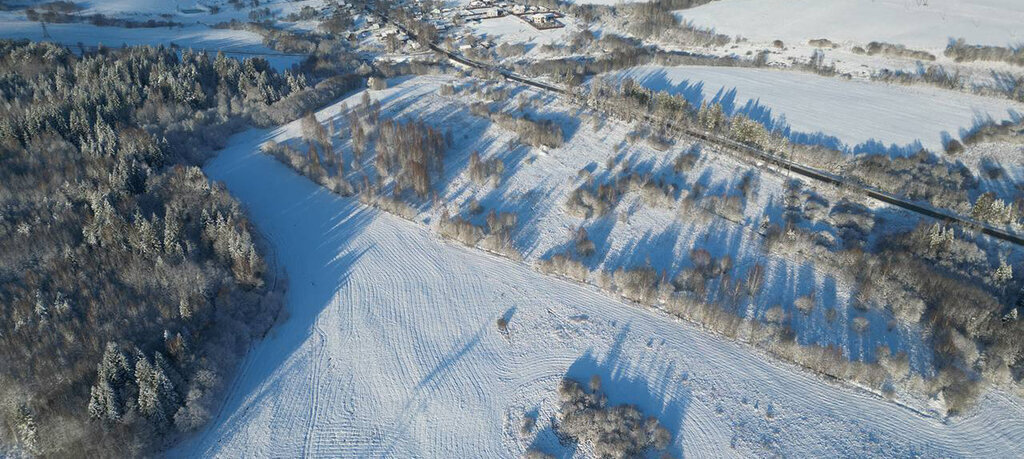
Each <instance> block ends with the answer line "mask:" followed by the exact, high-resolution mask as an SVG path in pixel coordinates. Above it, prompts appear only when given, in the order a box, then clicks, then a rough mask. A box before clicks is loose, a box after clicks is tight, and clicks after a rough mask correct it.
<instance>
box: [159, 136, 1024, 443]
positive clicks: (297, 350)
mask: <svg viewBox="0 0 1024 459" xmlns="http://www.w3.org/2000/svg"><path fill="white" fill-rule="evenodd" d="M297 129H298V127H297V125H296V124H295V123H293V125H292V126H290V127H289V128H288V129H287V130H253V131H249V132H246V133H243V134H239V135H237V136H235V137H234V138H232V139H231V141H230V144H229V147H228V148H227V149H225V150H224V151H223V152H222V153H221V154H220V155H219V156H218V157H217V158H216V159H215V160H213V161H211V163H210V164H209V165H208V166H207V167H206V171H207V173H208V174H209V175H210V176H211V177H212V178H213V179H214V180H219V181H223V182H224V183H225V184H226V185H227V187H228V190H229V191H230V192H231V193H232V194H233V195H235V196H236V197H237V198H238V199H239V200H240V201H241V202H242V203H243V204H244V205H245V206H247V208H248V209H249V211H250V214H251V217H252V221H253V222H254V223H255V225H256V226H257V227H258V228H259V230H260V231H261V232H262V233H263V234H264V235H266V236H267V237H268V239H269V241H270V242H271V244H272V245H273V247H274V254H275V258H276V260H277V261H278V262H279V263H280V264H281V265H282V266H283V268H284V269H286V270H287V272H288V275H289V277H290V288H289V292H288V298H287V301H288V302H287V308H288V311H289V313H290V318H289V319H288V320H287V321H286V322H284V323H283V324H281V325H279V326H278V327H277V328H276V329H275V330H274V331H273V332H272V334H271V335H270V336H268V337H267V339H265V340H264V341H262V342H260V343H259V344H258V345H256V347H255V348H254V349H252V351H251V352H250V354H249V356H248V357H247V359H246V361H245V363H244V364H243V366H242V368H241V370H240V373H239V375H238V377H237V379H236V380H235V382H234V383H232V384H231V392H230V394H229V397H228V399H227V402H226V405H225V406H224V409H223V410H222V411H221V412H220V413H217V414H216V415H215V419H214V420H213V422H212V423H211V425H210V427H209V428H208V429H206V430H204V431H202V432H200V433H198V434H197V435H196V436H195V437H194V438H191V439H189V440H188V441H187V442H186V443H184V444H183V445H181V446H180V447H178V448H177V449H175V450H173V451H172V452H171V456H174V457H198V456H203V457H206V456H230V457H240V456H241V457H249V456H284V457H295V456H299V455H304V456H314V455H315V456H332V457H337V456H357V457H368V456H387V457H516V456H519V455H520V454H521V453H522V452H523V451H524V450H525V448H527V447H529V446H531V445H532V446H535V447H538V448H539V449H541V450H544V451H547V452H550V453H555V454H557V455H560V456H563V457H564V456H567V455H570V454H571V452H567V451H564V450H563V449H562V448H561V447H560V446H559V445H558V442H557V440H556V439H555V437H554V435H553V434H552V432H551V430H550V421H549V419H550V417H551V416H552V414H553V412H554V410H555V406H554V403H555V392H554V390H555V388H556V386H557V383H558V381H559V378H561V377H562V376H563V375H565V374H566V373H568V374H569V375H570V376H573V377H577V378H580V379H583V378H586V377H589V376H590V375H591V374H595V373H596V374H599V375H601V376H602V379H603V380H604V384H603V386H604V388H605V390H606V391H607V392H608V393H609V397H610V399H611V402H612V403H636V404H638V405H640V407H641V408H642V409H643V410H644V411H645V412H646V413H648V414H650V415H655V416H658V417H659V418H660V419H661V421H662V423H663V424H665V425H666V426H667V427H669V428H670V429H671V430H672V431H673V433H674V434H676V436H675V438H674V441H673V444H672V446H671V448H670V452H671V453H674V454H684V455H688V456H695V457H725V456H779V455H785V456H796V457H837V456H882V455H884V456H904V457H906V456H975V457H978V456H982V457H1020V456H1021V455H1022V454H1024V406H1022V405H1021V402H1020V400H1019V399H1017V398H1015V397H1011V396H1008V395H1004V394H999V393H990V394H988V395H986V396H985V397H984V398H983V399H982V401H981V404H980V406H978V407H977V408H975V409H973V410H971V411H970V412H969V413H967V414H966V415H965V416H964V417H961V418H954V419H952V420H950V421H948V422H944V421H942V420H939V419H936V418H932V417H925V416H921V415H919V414H917V413H915V412H913V411H910V410H907V409H904V408H900V407H899V406H897V405H895V404H893V403H890V402H887V401H885V400H882V399H879V398H877V397H875V396H871V395H867V394H864V393H861V392H859V391H856V390H852V389H849V388H843V387H838V386H835V385H832V384H829V383H826V382H824V381H822V380H820V379H818V378H816V377H814V376H812V375H809V374H807V373H805V372H802V371H798V370H795V369H793V368H791V367H789V366H788V365H784V364H780V363H778V362H774V361H771V360H770V359H767V358H766V357H765V356H764V355H761V354H760V353H759V352H758V351H756V350H754V349H751V348H750V347H746V346H743V345H739V344H736V343H732V342H729V341H726V340H723V339H720V338H717V337H714V336H710V335H708V334H707V333H705V332H703V331H701V330H698V329H695V328H694V327H692V326H689V325H687V324H684V323H679V322H676V321H673V320H670V319H669V318H668V317H667V316H665V315H662V314H660V313H654V312H649V311H644V310H640V309H637V308H635V307H633V306H629V305H626V304H623V303H620V302H618V301H615V300H612V299H609V298H608V297H606V296H604V295H603V294H600V293H598V292H596V291H594V290H593V289H591V288H587V287H583V286H579V285H575V284H571V283H567V282H564V281H561V280H558V279H554V278H551V277H546V276H543V275H540V274H537V273H535V272H534V271H532V270H531V269H530V268H528V267H526V266H523V265H521V264H517V263H514V262H511V261H508V260H505V259H500V258H495V257H492V256H489V255H485V254H482V253H480V252H476V251H473V250H470V249H465V248H462V247H455V246H451V245H448V244H446V243H443V242H441V241H440V240H438V239H437V238H436V237H435V236H433V235H432V234H431V232H430V231H429V230H427V229H426V228H424V227H422V226H420V225H417V224H415V223H411V222H407V221H404V220H401V219H398V218H396V217H392V216H389V215H386V214H381V213H380V212H377V211H374V210H369V209H366V208H363V207H361V206H360V205H358V204H356V202H355V201H354V200H351V199H343V198H339V197H337V196H335V195H332V194H330V193H328V192H326V191H324V190H323V189H321V188H320V187H319V186H317V185H315V184H313V183H312V182H310V181H308V180H306V179H304V178H301V177H299V176H297V175H296V174H295V173H293V172H292V171H290V170H289V169H287V168H286V167H285V166H283V165H281V164H279V163H278V162H277V161H276V160H275V159H273V158H271V157H268V156H265V155H263V154H261V153H259V151H258V149H259V145H260V144H261V143H262V142H263V141H265V140H267V139H270V138H274V137H279V136H282V135H284V136H288V135H293V134H294V132H292V131H296V130H297ZM502 316H505V317H508V318H509V329H510V333H509V336H508V338H505V337H503V336H502V335H501V334H500V333H499V332H498V331H497V328H496V327H495V325H494V323H495V320H496V319H497V318H498V317H502ZM524 413H531V414H536V415H538V427H537V429H538V431H539V433H537V432H538V431H535V432H532V433H531V434H530V435H528V436H527V437H526V438H520V436H519V433H518V430H519V421H520V419H521V416H522V414H524Z"/></svg>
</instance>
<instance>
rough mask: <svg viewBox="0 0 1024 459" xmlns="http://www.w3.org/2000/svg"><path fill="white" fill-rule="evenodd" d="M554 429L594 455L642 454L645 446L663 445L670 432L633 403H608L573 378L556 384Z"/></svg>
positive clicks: (653, 447)
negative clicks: (616, 404)
mask: <svg viewBox="0 0 1024 459" xmlns="http://www.w3.org/2000/svg"><path fill="white" fill-rule="evenodd" d="M558 399H559V408H558V414H557V415H556V420H557V425H556V429H557V431H558V433H559V434H560V435H564V436H565V437H568V438H570V439H573V440H575V441H577V442H579V443H580V444H581V445H582V446H583V447H584V448H586V449H587V450H588V451H590V452H591V454H592V455H593V456H594V457H607V458H626V457H642V456H643V455H644V453H645V451H647V450H648V449H655V450H662V449H665V448H666V447H667V446H668V444H669V442H671V441H672V434H670V433H669V432H668V430H666V429H665V428H664V427H662V426H661V425H660V423H659V422H658V420H657V419H655V418H646V419H645V418H644V416H643V413H641V412H640V410H639V409H637V408H636V407H635V406H632V405H618V406H612V407H609V406H607V398H606V397H605V396H604V395H603V394H601V393H600V392H597V391H595V392H593V393H587V392H586V390H584V389H583V387H582V386H580V384H579V383H578V382H576V381H574V380H572V379H568V378H566V379H563V380H562V383H561V384H560V385H559V387H558Z"/></svg>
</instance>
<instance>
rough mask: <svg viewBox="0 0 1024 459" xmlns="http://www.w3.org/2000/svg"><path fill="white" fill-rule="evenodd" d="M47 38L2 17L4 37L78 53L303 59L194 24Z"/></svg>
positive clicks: (60, 30) (280, 64) (55, 27)
mask: <svg viewBox="0 0 1024 459" xmlns="http://www.w3.org/2000/svg"><path fill="white" fill-rule="evenodd" d="M46 32H47V33H48V34H49V36H46V35H44V32H43V28H42V27H41V26H40V25H39V23H38V22H29V21H26V20H24V19H21V18H18V17H15V16H13V15H0V38H12V39H24V38H27V39H29V40H33V41H52V42H55V43H59V44H62V45H66V46H68V47H69V48H71V50H72V51H75V50H77V48H76V47H77V45H78V44H79V43H81V44H83V45H85V46H99V45H103V46H107V47H120V46H122V45H128V46H131V45H151V46H159V45H164V46H171V45H172V44H175V45H178V46H180V47H181V48H183V49H194V50H207V51H209V52H210V53H211V54H216V53H217V51H224V53H225V54H226V55H228V56H230V57H235V58H238V59H244V58H246V57H253V56H260V57H263V58H265V59H267V61H268V62H270V63H271V65H273V66H274V68H276V69H278V70H284V69H287V68H289V67H291V66H292V65H293V64H296V63H298V62H299V61H301V60H302V57H301V56H292V55H282V54H281V53H280V52H278V51H275V50H272V49H270V48H268V47H266V46H264V45H263V39H262V37H260V35H259V34H256V33H253V32H249V31H245V30H230V29H214V28H211V27H208V26H206V25H201V24H193V25H189V26H184V27H172V28H167V27H156V28H135V29H128V28H123V27H97V26H94V25H92V24H85V23H70V24H47V25H46Z"/></svg>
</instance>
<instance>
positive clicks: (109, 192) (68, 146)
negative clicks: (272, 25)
mask: <svg viewBox="0 0 1024 459" xmlns="http://www.w3.org/2000/svg"><path fill="white" fill-rule="evenodd" d="M0 68H2V71H0V75H2V76H0V98H2V100H3V104H2V107H3V108H0V112H2V114H3V115H2V116H0V317H3V318H4V319H3V320H2V321H0V368H3V369H4V370H3V371H2V372H0V388H2V389H0V438H2V439H3V441H4V442H6V443H10V444H17V445H19V446H20V447H21V448H22V449H23V450H24V451H27V452H29V453H31V454H38V455H58V456H68V455H76V456H77V455H85V456H91V455H125V456H134V455H139V454H145V453H147V452H149V451H152V450H153V448H157V447H159V446H161V445H163V442H162V439H163V438H168V436H170V435H174V434H175V433H176V432H187V431H190V430H193V429H195V428H197V427H198V426H200V425H202V424H203V423H204V422H205V421H206V420H207V419H209V417H210V416H211V412H212V410H213V409H214V405H215V403H216V400H217V396H218V393H219V388H220V387H221V385H222V383H223V381H224V380H225V378H227V377H228V376H230V371H231V368H233V365H234V364H235V363H236V362H237V360H238V359H239V358H240V357H241V355H242V354H243V353H244V352H245V350H246V347H247V344H248V342H249V341H250V340H251V339H253V338H254V337H258V336H260V335H261V334H262V333H264V332H265V330H266V329H267V327H269V325H270V324H271V323H272V322H273V320H274V317H275V315H276V311H277V310H278V308H279V305H280V301H279V298H277V297H278V294H277V293H274V292H272V290H274V289H273V288H272V287H273V286H271V285H268V280H269V279H270V277H269V276H268V274H267V267H266V263H265V262H264V259H263V256H262V255H261V254H260V250H259V247H258V244H257V240H256V236H254V234H253V233H252V229H251V227H250V225H249V223H248V221H247V220H246V217H245V215H244V213H243V212H242V210H241V209H240V207H239V205H238V204H237V202H235V201H234V200H233V199H232V198H231V197H230V196H229V195H228V194H227V193H226V192H225V191H224V190H223V189H222V188H221V187H219V186H216V185H212V184H211V183H210V181H209V180H208V179H207V177H206V176H205V175H204V174H203V173H202V171H201V170H200V169H199V168H197V167H195V166H194V164H196V163H197V162H198V161H199V160H201V159H203V158H204V157H205V156H206V155H207V154H208V151H209V148H210V147H209V145H211V144H213V145H215V144H216V142H213V141H212V140H211V139H215V138H220V139H223V138H224V137H226V135H225V134H226V133H230V131H231V130H233V129H235V128H237V126H238V124H239V123H238V121H239V120H240V119H241V118H243V116H244V114H245V113H247V112H248V111H250V110H254V109H258V108H261V107H266V106H267V105H268V104H270V103H272V102H275V101H277V100H278V99H280V98H281V97H282V95H284V94H287V92H288V86H287V83H286V78H285V77H284V76H282V75H280V74H277V73H276V72H274V71H272V70H270V69H269V67H268V66H267V64H266V62H265V61H262V60H258V59H257V60H247V61H245V62H238V61H235V60H231V59H226V58H224V57H223V56H218V57H217V58H216V59H211V58H209V56H206V55H205V54H195V53H190V52H185V53H181V54H180V55H179V53H178V52H177V51H175V50H168V49H158V48H146V47H140V48H127V49H124V50H120V51H100V52H97V53H91V54H90V53H87V54H85V55H83V56H81V57H77V56H75V55H73V54H72V53H71V52H69V51H68V50H67V49H65V48H61V47H58V46H55V45H52V44H30V43H28V42H12V41H0ZM274 284H276V282H274Z"/></svg>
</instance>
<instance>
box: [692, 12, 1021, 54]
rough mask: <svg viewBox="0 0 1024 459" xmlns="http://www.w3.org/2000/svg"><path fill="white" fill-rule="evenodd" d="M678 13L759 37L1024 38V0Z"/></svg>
mask: <svg viewBox="0 0 1024 459" xmlns="http://www.w3.org/2000/svg"><path fill="white" fill-rule="evenodd" d="M678 15H679V16H680V17H682V19H683V20H684V21H692V22H693V23H694V24H696V25H699V26H703V27H713V28H715V30H716V31H717V32H719V33H724V34H727V35H731V36H736V35H740V36H743V37H747V38H750V39H754V40H759V41H771V40H775V39H781V40H783V41H787V42H790V41H795V42H805V43H806V42H807V40H809V39H814V38H827V39H830V40H832V41H838V42H847V41H852V42H857V43H860V44H863V43H868V42H871V41H885V42H890V43H899V44H903V45H907V46H911V47H924V48H930V49H934V48H938V49H942V48H945V46H946V43H947V42H948V41H949V40H950V39H951V38H952V39H955V38H961V37H962V38H965V39H967V41H969V42H972V43H980V44H988V45H997V46H1007V45H1017V44H1020V43H1021V42H1022V41H1024V2H1020V1H1018V0H927V1H921V0H871V1H851V0H720V1H716V2H711V3H708V4H706V5H703V6H700V7H697V8H692V9H689V10H685V11H682V12H679V13H678Z"/></svg>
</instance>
